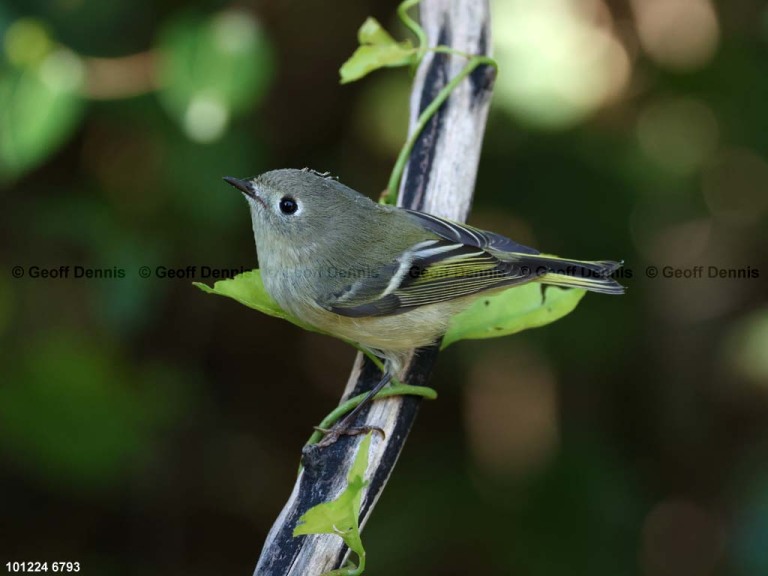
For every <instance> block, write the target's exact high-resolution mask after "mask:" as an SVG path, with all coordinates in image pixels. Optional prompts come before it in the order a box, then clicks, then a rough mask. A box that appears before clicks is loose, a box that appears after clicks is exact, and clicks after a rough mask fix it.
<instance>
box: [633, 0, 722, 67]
mask: <svg viewBox="0 0 768 576" xmlns="http://www.w3.org/2000/svg"><path fill="white" fill-rule="evenodd" d="M631 5H632V8H633V11H634V14H635V19H636V21H637V32H638V35H639V37H640V43H641V45H642V47H643V49H644V50H645V52H646V53H647V54H648V55H649V56H650V57H651V58H652V59H653V60H654V61H655V62H657V63H658V64H660V65H662V66H666V67H669V68H672V69H676V70H686V71H687V70H695V69H697V68H701V67H702V66H704V65H706V64H707V63H708V62H709V61H710V60H711V59H712V57H713V56H714V54H715V52H716V51H717V47H718V44H719V40H720V25H719V23H718V18H717V14H716V13H715V9H714V6H713V4H712V2H711V1H710V0H631Z"/></svg>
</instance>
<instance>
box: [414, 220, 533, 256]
mask: <svg viewBox="0 0 768 576" xmlns="http://www.w3.org/2000/svg"><path fill="white" fill-rule="evenodd" d="M405 212H407V213H408V214H409V215H410V216H411V217H412V218H414V219H415V220H416V221H417V222H418V223H419V224H420V225H421V226H423V227H425V228H426V229H427V230H429V231H430V232H433V233H434V234H437V235H438V236H440V237H441V238H444V239H445V240H450V241H453V242H456V243H459V244H466V245H467V246H476V247H478V248H484V249H485V248H488V249H491V250H497V251H499V252H516V253H518V254H539V251H538V250H535V249H534V248H529V247H528V246H524V245H522V244H518V243H517V242H514V241H513V240H510V239H509V238H507V237H506V236H502V235H501V234H496V233H495V232H488V231H487V230H479V229H478V228H473V227H472V226H467V225H466V224H459V223H458V222H453V221H451V220H446V219H444V218H439V217H438V216H433V215H432V214H427V213H425V212H416V211H415V210H407V209H406V210H405Z"/></svg>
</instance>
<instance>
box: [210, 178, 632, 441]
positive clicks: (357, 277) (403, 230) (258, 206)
mask: <svg viewBox="0 0 768 576" xmlns="http://www.w3.org/2000/svg"><path fill="white" fill-rule="evenodd" d="M224 180H225V181H226V182H227V183H229V184H231V185H232V186H234V187H235V188H237V189H238V190H240V191H241V192H242V193H243V194H244V196H245V197H246V199H247V200H248V204H249V206H250V209H251V218H252V220H253V234H254V237H255V239H256V247H257V249H258V255H259V264H260V267H261V275H262V279H263V281H264V287H265V288H266V290H267V292H268V293H269V294H270V295H271V296H272V297H273V298H274V299H275V300H276V301H277V303H278V304H280V306H281V307H283V308H284V309H285V310H286V311H288V312H289V313H291V314H292V315H293V316H295V317H296V318H298V319H300V320H302V321H303V322H306V323H307V324H310V325H312V326H315V327H317V328H319V329H320V330H322V331H324V332H327V333H329V334H333V335H335V336H338V337H341V338H345V339H347V340H350V341H353V342H357V343H358V344H359V345H360V346H361V347H363V348H365V349H367V350H369V351H371V352H372V353H374V354H376V355H377V356H379V357H380V358H383V359H384V360H385V361H386V372H385V374H384V376H383V378H382V380H381V382H380V383H379V384H378V385H377V386H376V387H375V388H374V389H373V390H372V391H371V393H370V394H369V397H368V398H366V400H368V399H369V398H372V397H373V396H374V395H375V394H376V393H377V392H378V391H379V390H380V389H381V388H382V387H383V386H384V385H385V384H386V383H387V382H388V381H389V380H390V379H391V377H392V375H393V374H396V373H397V372H398V371H399V370H400V369H401V367H402V364H403V361H404V358H405V356H406V353H407V352H408V351H409V350H411V349H414V348H419V347H421V346H426V345H428V344H431V343H433V342H435V341H436V340H437V339H438V338H440V337H441V336H442V335H443V334H444V333H445V331H446V329H447V327H448V324H449V322H450V319H451V317H452V316H454V315H455V314H457V313H459V312H461V311H462V310H464V309H465V308H466V307H467V306H469V305H470V304H471V303H472V302H473V300H474V299H476V298H478V297H481V296H483V295H484V294H488V293H493V292H499V291H501V290H505V289H507V288H510V287H512V286H518V285H520V284H524V283H526V282H541V283H543V284H553V285H556V286H565V287H575V288H583V289H586V290H591V291H593V292H600V293H603V294H622V293H623V292H624V288H623V287H622V286H621V285H620V284H618V283H617V282H616V281H615V280H613V279H612V278H611V277H610V275H611V273H613V272H614V271H615V270H616V269H618V268H619V267H620V266H621V263H618V262H611V261H596V262H586V261H580V260H567V259H564V258H557V257H554V256H545V255H542V254H540V253H539V252H538V251H537V250H534V249H533V248H528V247H527V246H523V245H521V244H518V243H516V242H514V241H512V240H510V239H509V238H505V237H504V236H501V235H499V234H495V233H493V232H486V231H484V230H478V229H477V228H473V227H471V226H467V225H465V224H459V223H457V222H452V221H450V220H445V219H442V218H438V217H437V216H432V215H430V214H426V213H423V212H417V211H415V210H407V209H404V208H396V207H393V206H385V205H382V204H376V203H375V202H372V201H371V200H369V199H368V198H366V197H365V196H363V195H361V194H359V193H358V192H355V191H354V190H352V189H351V188H348V187H347V186H344V185H343V184H341V183H340V182H338V181H337V180H335V179H333V178H330V177H328V176H327V175H325V174H319V173H317V172H314V171H311V170H307V169H304V170H292V169H287V170H274V171H271V172H267V173H265V174H262V175H261V176H257V177H256V178H253V179H251V180H238V179H237V178H231V177H226V178H224ZM364 404H365V401H364V402H363V403H362V404H360V405H359V406H358V407H357V408H356V409H355V411H353V412H352V413H350V414H349V415H348V416H347V418H345V419H344V420H343V421H342V422H340V423H339V424H337V426H336V427H335V428H334V429H333V431H334V432H335V433H334V434H332V436H333V439H330V438H329V437H328V436H326V440H331V441H333V440H335V438H337V437H338V435H339V434H341V433H344V430H342V429H343V428H347V427H348V425H349V423H351V421H352V419H353V418H354V416H356V414H357V413H358V411H359V409H360V408H361V407H362V406H363V405H364ZM337 429H338V430H337Z"/></svg>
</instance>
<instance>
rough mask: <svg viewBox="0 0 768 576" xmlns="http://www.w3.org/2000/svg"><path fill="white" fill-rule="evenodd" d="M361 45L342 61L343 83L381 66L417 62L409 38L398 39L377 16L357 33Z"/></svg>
mask: <svg viewBox="0 0 768 576" xmlns="http://www.w3.org/2000/svg"><path fill="white" fill-rule="evenodd" d="M357 38H358V40H359V42H360V46H359V47H358V49H357V50H355V53H354V54H352V56H351V57H350V58H349V60H347V61H346V62H344V64H342V66H341V69H340V70H339V73H340V75H341V83H342V84H347V83H348V82H354V81H355V80H359V79H360V78H362V77H363V76H365V75H367V74H370V73H371V72H373V71H374V70H378V69H379V68H392V67H396V66H407V65H410V64H413V63H414V62H415V61H416V52H417V51H416V49H415V48H414V47H413V46H412V45H411V43H410V42H409V41H407V40H406V41H404V42H396V41H395V39H394V38H392V36H391V35H390V34H389V32H387V31H386V30H384V28H382V26H381V24H379V22H378V21H377V20H376V19H375V18H368V19H367V20H366V21H365V22H363V25H362V26H361V27H360V30H358V32H357Z"/></svg>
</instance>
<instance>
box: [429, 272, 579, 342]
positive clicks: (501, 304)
mask: <svg viewBox="0 0 768 576" xmlns="http://www.w3.org/2000/svg"><path fill="white" fill-rule="evenodd" d="M584 293H585V292H584V290H579V289H577V288H558V287H557V286H543V285H541V284H538V283H535V282H531V283H530V284H524V285H523V286H516V287H514V288H510V289H508V290H505V291H504V292H501V293H499V294H494V295H492V296H484V297H481V298H479V299H478V300H477V301H476V302H474V303H473V304H472V305H471V306H470V307H469V308H467V309H466V310H464V311H463V312H462V313H461V314H457V315H456V316H454V317H453V319H452V320H451V324H450V326H449V327H448V331H447V332H446V334H445V337H444V338H443V344H442V347H443V348H446V347H448V346H450V345H451V344H453V343H454V342H458V341H459V340H472V339H478V338H495V337H497V336H506V335H508V334H515V333H516V332H520V331H522V330H526V329H528V328H538V327H539V326H544V325H545V324H549V323H550V322H554V321H555V320H558V319H560V318H562V317H563V316H565V315H566V314H568V313H569V312H571V311H572V310H573V309H574V308H576V305H577V304H578V303H579V300H581V299H582V298H583V297H584Z"/></svg>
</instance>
